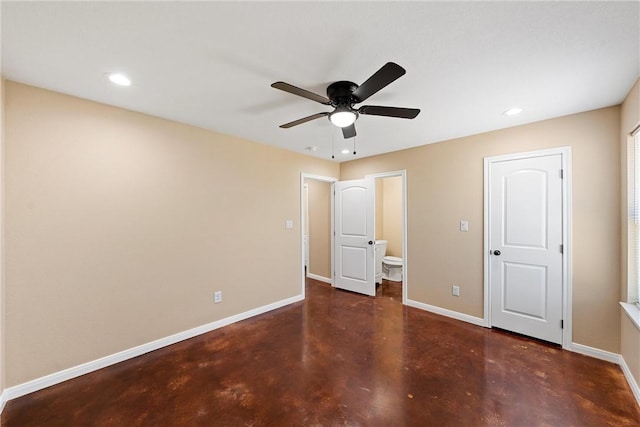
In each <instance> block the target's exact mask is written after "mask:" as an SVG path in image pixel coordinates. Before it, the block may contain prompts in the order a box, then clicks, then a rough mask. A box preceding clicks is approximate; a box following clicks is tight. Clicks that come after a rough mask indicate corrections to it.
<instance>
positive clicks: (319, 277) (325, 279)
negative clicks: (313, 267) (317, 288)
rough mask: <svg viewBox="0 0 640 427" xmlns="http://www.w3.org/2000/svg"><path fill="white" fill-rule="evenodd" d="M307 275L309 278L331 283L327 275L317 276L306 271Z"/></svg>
mask: <svg viewBox="0 0 640 427" xmlns="http://www.w3.org/2000/svg"><path fill="white" fill-rule="evenodd" d="M307 277H308V278H309V279H315V280H318V281H320V282H325V283H328V284H331V279H330V278H328V277H324V276H318V275H317V274H313V273H307Z"/></svg>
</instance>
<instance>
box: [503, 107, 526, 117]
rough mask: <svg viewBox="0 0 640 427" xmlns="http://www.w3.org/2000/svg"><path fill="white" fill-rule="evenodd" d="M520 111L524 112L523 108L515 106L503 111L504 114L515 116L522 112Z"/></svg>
mask: <svg viewBox="0 0 640 427" xmlns="http://www.w3.org/2000/svg"><path fill="white" fill-rule="evenodd" d="M520 113H522V108H518V107H514V108H509V109H508V110H507V111H503V112H502V115H503V116H515V115H516V114H520Z"/></svg>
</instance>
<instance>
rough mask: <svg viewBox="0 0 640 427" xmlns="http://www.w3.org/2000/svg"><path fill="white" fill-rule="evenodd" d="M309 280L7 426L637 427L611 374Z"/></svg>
mask: <svg viewBox="0 0 640 427" xmlns="http://www.w3.org/2000/svg"><path fill="white" fill-rule="evenodd" d="M401 300H402V298H401V287H400V286H399V285H398V284H394V283H390V282H383V283H382V285H381V286H380V288H379V297H377V298H369V297H365V296H360V295H355V294H352V293H349V292H344V291H339V290H335V289H332V288H331V287H330V286H329V285H327V284H324V283H320V282H316V281H313V280H310V281H309V283H308V285H307V300H306V301H304V302H300V303H296V304H293V305H290V306H287V307H284V308H281V309H278V310H275V311H272V312H269V313H267V314H264V315H261V316H258V317H255V318H252V319H249V320H246V321H243V322H239V323H236V324H233V325H231V326H228V327H225V328H222V329H219V330H216V331H213V332H210V333H207V334H205V335H202V336H199V337H196V338H193V339H190V340H187V341H184V342H181V343H178V344H176V345H173V346H170V347H167V348H164V349H161V350H158V351H155V352H152V353H149V354H146V355H143V356H140V357H137V358H135V359H133V360H130V361H127V362H124V363H120V364H118V365H114V366H111V367H108V368H105V369H102V370H100V371H97V372H94V373H91V374H88V375H85V376H83V377H80V378H76V379H74V380H71V381H67V382H65V383H62V384H59V385H56V386H53V387H50V388H48V389H45V390H42V391H39V392H36V393H33V394H31V395H28V396H24V397H22V398H19V399H15V400H12V401H10V402H9V403H8V404H7V406H6V408H5V410H4V413H3V415H2V425H3V426H5V427H14V426H21V427H23V426H65V427H68V426H464V427H474V426H516V427H529V426H553V427H556V426H576V427H585V426H640V410H639V408H638V406H637V404H636V402H635V400H634V398H633V395H632V393H631V390H630V389H629V387H628V385H627V383H626V382H625V379H624V376H623V374H622V372H621V371H620V368H619V367H618V366H616V365H614V364H611V363H607V362H603V361H600V360H596V359H592V358H589V357H585V356H581V355H578V354H574V353H570V352H567V351H563V350H561V349H560V348H559V347H557V346H553V345H549V344H545V343H541V342H538V341H534V340H529V339H526V338H523V337H520V336H515V335H511V334H508V333H505V332H501V331H497V330H489V329H485V328H481V327H478V326H473V325H469V324H466V323H463V322H459V321H455V320H451V319H448V318H444V317H441V316H438V315H434V314H431V313H427V312H424V311H421V310H418V309H414V308H409V307H405V306H403V305H402V304H401Z"/></svg>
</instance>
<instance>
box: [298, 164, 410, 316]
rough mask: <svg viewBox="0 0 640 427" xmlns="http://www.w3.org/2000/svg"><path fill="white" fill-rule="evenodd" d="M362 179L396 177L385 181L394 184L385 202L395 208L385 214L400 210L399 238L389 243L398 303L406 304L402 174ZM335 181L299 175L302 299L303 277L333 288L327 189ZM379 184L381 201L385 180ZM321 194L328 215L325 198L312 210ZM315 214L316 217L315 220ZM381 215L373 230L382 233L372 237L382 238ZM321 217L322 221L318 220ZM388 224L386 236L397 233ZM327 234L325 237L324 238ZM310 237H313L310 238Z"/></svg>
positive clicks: (330, 213) (405, 190)
mask: <svg viewBox="0 0 640 427" xmlns="http://www.w3.org/2000/svg"><path fill="white" fill-rule="evenodd" d="M366 177H367V178H368V177H371V178H373V179H374V180H375V181H376V182H377V181H378V180H384V179H385V178H393V177H397V178H398V180H396V181H389V184H388V185H389V186H391V187H393V186H394V185H395V187H396V188H395V194H396V195H389V196H388V200H389V201H393V203H394V204H395V208H396V209H395V210H394V209H393V208H391V210H392V211H394V212H391V213H389V215H390V216H393V215H396V216H397V215H398V211H397V206H400V207H401V209H400V212H399V216H400V221H399V222H400V234H401V237H400V239H398V238H397V237H392V240H393V241H394V243H392V250H393V253H394V254H397V255H395V256H397V257H398V258H400V259H401V260H402V261H401V267H402V280H401V282H400V283H399V286H401V288H402V289H401V292H402V304H407V295H408V287H409V281H408V277H409V276H408V267H409V263H408V251H407V179H406V171H405V170H400V171H392V172H382V173H376V174H370V175H367V176H366ZM337 181H338V179H337V178H334V177H326V176H319V175H312V174H306V173H302V174H301V175H300V223H301V226H302V233H301V238H300V246H301V247H300V249H301V254H302V256H301V257H300V264H301V269H300V271H301V288H302V289H301V294H302V296H303V297H304V296H305V293H306V292H305V279H306V278H307V277H309V278H313V279H316V280H320V281H322V282H326V283H330V284H331V285H332V286H333V285H334V283H333V271H334V254H333V247H334V241H333V240H334V239H333V229H334V224H333V221H334V215H333V210H334V206H333V197H331V187H332V184H333V183H335V182H337ZM380 182H381V189H382V194H381V195H380V196H378V195H376V199H378V198H379V197H381V198H384V197H385V195H384V185H385V181H380ZM305 184H306V185H305ZM316 184H319V185H316ZM398 184H399V185H398ZM398 186H399V187H400V188H399V191H398V188H397V187H398ZM323 187H324V190H321V189H320V188H323ZM376 187H377V185H376ZM389 191H391V190H389ZM398 193H399V197H398V196H397V194H398ZM322 194H325V195H328V196H329V205H330V208H329V211H328V213H327V210H326V206H327V202H326V199H325V202H324V205H323V204H321V205H320V206H324V207H322V208H320V209H316V207H317V206H318V204H317V202H315V201H314V200H315V196H318V195H322ZM382 209H384V208H382ZM317 215H320V218H319V219H318V216H317ZM381 215H382V218H381V219H382V221H381V222H380V221H379V220H376V228H381V229H382V230H383V231H382V234H376V236H384V235H385V233H384V227H385V223H384V210H383V211H382V213H381ZM322 218H324V220H322ZM378 222H379V224H378ZM396 222H397V221H396ZM322 223H324V224H325V225H322ZM327 223H329V224H330V226H329V227H328V229H327V227H326V224H327ZM390 224H391V223H389V224H387V227H388V228H389V231H388V233H391V234H389V235H393V234H394V233H397V228H396V227H394V226H393V225H390ZM317 227H319V228H320V229H324V230H325V231H319V232H318V231H315V232H314V230H315V229H316V228H317ZM318 233H319V234H318ZM327 234H328V238H327ZM314 235H315V236H316V237H314ZM322 236H324V242H325V243H322V242H321V241H322V240H323V237H322ZM376 239H377V237H376ZM327 240H328V241H329V242H330V243H329V244H328V246H327V245H326V241H327ZM398 241H399V243H398ZM307 253H308V255H307V256H305V254H307ZM389 253H391V252H389ZM326 256H328V259H329V261H328V262H327V261H326V258H325V261H322V258H323V257H326ZM392 256H393V255H392ZM326 265H328V266H329V268H328V271H327V269H326V268H324V270H323V269H322V268H323V267H322V266H326Z"/></svg>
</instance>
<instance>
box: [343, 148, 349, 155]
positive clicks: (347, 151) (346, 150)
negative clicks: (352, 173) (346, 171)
mask: <svg viewBox="0 0 640 427" xmlns="http://www.w3.org/2000/svg"><path fill="white" fill-rule="evenodd" d="M350 152H351V151H349V149H348V148H343V149H342V151H341V153H342V154H349V153H350Z"/></svg>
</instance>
